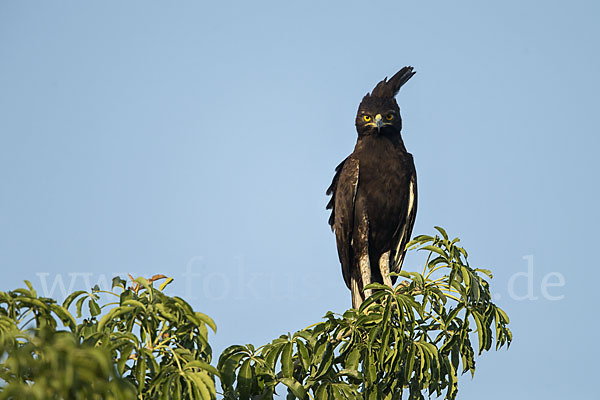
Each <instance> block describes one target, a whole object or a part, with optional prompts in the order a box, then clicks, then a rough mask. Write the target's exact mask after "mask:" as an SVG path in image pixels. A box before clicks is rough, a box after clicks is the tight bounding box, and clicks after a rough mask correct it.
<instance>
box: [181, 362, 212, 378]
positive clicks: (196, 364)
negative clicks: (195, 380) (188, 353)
mask: <svg viewBox="0 0 600 400" xmlns="http://www.w3.org/2000/svg"><path fill="white" fill-rule="evenodd" d="M191 368H200V369H203V370H205V371H207V372H209V373H211V374H213V375H216V376H219V371H217V369H216V368H215V367H213V366H212V365H210V364H209V363H207V362H204V361H202V360H194V361H190V362H189V363H187V364H185V366H184V367H183V369H191Z"/></svg>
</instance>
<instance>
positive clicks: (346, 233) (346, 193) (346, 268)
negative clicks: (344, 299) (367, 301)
mask: <svg viewBox="0 0 600 400" xmlns="http://www.w3.org/2000/svg"><path fill="white" fill-rule="evenodd" d="M358 176H359V166H358V160H356V159H354V158H352V157H348V158H346V159H345V160H344V161H343V162H342V163H341V164H340V165H339V166H338V167H337V168H336V174H335V176H334V178H333V182H332V183H331V186H330V187H329V189H328V190H327V193H328V194H331V201H330V202H329V204H328V205H327V208H331V209H332V210H331V218H330V219H329V223H330V224H331V228H332V229H333V230H334V231H335V238H336V242H337V248H338V256H339V258H340V263H341V264H342V275H343V276H344V281H345V282H346V286H348V288H350V276H351V272H350V270H351V268H352V243H351V242H352V233H353V230H354V204H355V200H356V192H357V190H358V180H359V178H358Z"/></svg>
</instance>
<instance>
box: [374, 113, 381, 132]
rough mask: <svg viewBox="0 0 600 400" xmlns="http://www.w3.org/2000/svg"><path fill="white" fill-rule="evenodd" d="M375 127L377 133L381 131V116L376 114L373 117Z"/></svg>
mask: <svg viewBox="0 0 600 400" xmlns="http://www.w3.org/2000/svg"><path fill="white" fill-rule="evenodd" d="M375 126H376V127H377V132H379V131H380V130H381V127H382V126H383V117H382V116H381V114H377V115H376V116H375Z"/></svg>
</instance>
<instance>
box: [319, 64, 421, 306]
mask: <svg viewBox="0 0 600 400" xmlns="http://www.w3.org/2000/svg"><path fill="white" fill-rule="evenodd" d="M414 74H415V72H414V71H413V68H412V67H404V68H402V69H401V70H400V71H398V72H397V73H396V74H395V75H394V76H392V77H391V78H390V79H389V80H388V79H387V78H385V79H384V80H382V81H381V82H379V83H378V84H377V86H375V88H374V89H373V90H372V91H371V93H367V94H366V95H365V97H363V99H362V101H361V103H360V105H359V107H358V113H357V114H356V130H357V132H358V139H357V141H356V146H355V147H354V151H353V152H352V154H350V155H349V156H348V157H347V158H346V159H345V160H344V161H342V163H341V164H340V165H338V166H337V168H336V169H335V171H336V173H335V176H334V177H333V182H332V183H331V186H330V187H329V189H327V194H328V195H331V199H330V201H329V204H327V209H331V217H330V218H329V224H330V225H331V229H332V230H334V231H335V236H336V241H337V249H338V255H339V258H340V262H341V264H342V274H343V275H344V280H345V282H346V286H348V288H349V289H350V291H351V293H352V306H353V307H354V308H357V309H358V307H359V306H360V305H361V303H362V302H363V301H364V300H365V298H366V297H368V296H370V295H371V293H370V290H368V289H367V290H364V288H365V286H367V285H368V284H369V283H372V282H378V283H382V284H385V285H389V286H392V285H393V283H394V282H395V277H393V276H390V271H393V272H399V271H400V269H401V268H402V262H403V261H404V255H405V253H406V249H405V247H406V244H407V243H408V242H409V240H410V235H411V233H412V228H413V225H414V223H415V217H416V213H417V173H416V170H415V165H414V162H413V157H412V154H410V153H409V152H407V151H406V147H404V142H403V141H402V136H401V135H400V130H401V129H402V118H400V108H399V107H398V103H396V100H395V97H396V94H398V91H399V90H400V88H401V87H402V85H404V84H405V83H406V82H407V81H408V80H409V79H410V78H411V77H412V76H413V75H414Z"/></svg>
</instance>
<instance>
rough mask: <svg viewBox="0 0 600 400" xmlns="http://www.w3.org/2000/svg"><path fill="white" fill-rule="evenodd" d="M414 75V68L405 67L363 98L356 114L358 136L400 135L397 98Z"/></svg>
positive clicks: (400, 120) (400, 126) (400, 124)
mask: <svg viewBox="0 0 600 400" xmlns="http://www.w3.org/2000/svg"><path fill="white" fill-rule="evenodd" d="M414 74H415V72H414V71H413V68H412V67H404V68H402V69H401V70H400V71H398V72H397V73H396V74H395V75H394V76H392V77H391V78H390V79H389V80H388V79H387V78H385V79H384V80H382V81H381V82H379V83H378V84H377V86H375V88H374V89H373V91H371V93H367V95H366V96H365V97H363V99H362V101H361V103H360V105H359V106H358V113H357V114H356V130H357V131H358V136H367V135H379V134H385V135H389V134H392V135H393V134H399V133H400V130H401V129H402V118H400V107H398V103H396V99H395V97H396V94H398V91H399V90H400V88H401V87H402V85H404V84H405V83H406V81H408V80H409V79H410V78H411V77H412V76H413V75H414Z"/></svg>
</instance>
